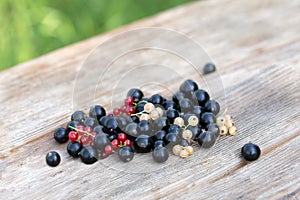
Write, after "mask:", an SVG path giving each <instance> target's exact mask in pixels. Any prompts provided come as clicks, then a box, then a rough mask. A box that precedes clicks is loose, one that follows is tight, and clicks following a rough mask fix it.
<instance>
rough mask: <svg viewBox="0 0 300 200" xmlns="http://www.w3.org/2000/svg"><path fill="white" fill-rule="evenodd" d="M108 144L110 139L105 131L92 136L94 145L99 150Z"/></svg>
mask: <svg viewBox="0 0 300 200" xmlns="http://www.w3.org/2000/svg"><path fill="white" fill-rule="evenodd" d="M109 144H110V141H109V139H108V138H107V136H106V134H105V133H100V134H98V135H96V137H95V138H94V147H95V148H96V149H98V150H100V151H102V150H104V149H105V146H106V145H109Z"/></svg>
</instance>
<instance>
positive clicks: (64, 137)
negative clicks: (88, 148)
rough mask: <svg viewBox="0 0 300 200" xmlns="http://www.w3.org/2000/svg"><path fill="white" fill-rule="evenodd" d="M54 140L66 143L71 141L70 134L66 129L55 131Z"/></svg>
mask: <svg viewBox="0 0 300 200" xmlns="http://www.w3.org/2000/svg"><path fill="white" fill-rule="evenodd" d="M54 139H55V140H56V142H58V143H61V144H62V143H65V142H67V141H68V140H69V136H68V133H67V132H66V129H65V128H58V129H56V130H55V131H54Z"/></svg>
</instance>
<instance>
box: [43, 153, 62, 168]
mask: <svg viewBox="0 0 300 200" xmlns="http://www.w3.org/2000/svg"><path fill="white" fill-rule="evenodd" d="M46 163H47V164H48V165H49V166H51V167H56V166H57V165H58V164H59V163H60V155H59V154H58V153H57V152H56V151H50V152H49V153H47V155H46Z"/></svg>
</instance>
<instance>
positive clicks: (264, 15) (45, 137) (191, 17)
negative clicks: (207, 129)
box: [0, 0, 300, 199]
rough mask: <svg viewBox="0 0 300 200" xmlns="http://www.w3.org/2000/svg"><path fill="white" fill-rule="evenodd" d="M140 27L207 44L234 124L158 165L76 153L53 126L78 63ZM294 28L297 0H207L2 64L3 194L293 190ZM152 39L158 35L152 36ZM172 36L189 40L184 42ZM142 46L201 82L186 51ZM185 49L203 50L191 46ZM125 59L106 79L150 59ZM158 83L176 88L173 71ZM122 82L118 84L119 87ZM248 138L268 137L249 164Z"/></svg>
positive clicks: (298, 65)
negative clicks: (87, 160)
mask: <svg viewBox="0 0 300 200" xmlns="http://www.w3.org/2000/svg"><path fill="white" fill-rule="evenodd" d="M144 27H160V28H164V29H169V30H173V31H174V32H180V33H182V34H184V35H186V36H187V37H189V38H192V39H193V40H194V41H196V42H197V43H198V44H200V45H201V46H202V47H203V48H204V49H205V50H206V52H207V55H209V56H211V58H212V59H213V60H214V62H215V63H216V65H217V67H218V73H219V74H218V76H216V77H217V78H216V79H213V76H214V75H209V76H206V79H207V80H218V81H222V82H221V83H220V82H216V81H215V83H214V84H216V85H217V86H222V87H224V90H223V88H221V89H222V90H214V91H217V92H215V94H214V97H215V98H216V99H217V100H220V102H225V103H223V104H222V106H223V110H224V109H225V108H227V112H229V113H230V114H232V115H233V116H234V118H235V121H236V124H237V127H238V134H237V135H236V136H235V137H229V136H228V137H221V138H219V139H218V142H217V144H216V145H215V146H214V147H213V148H212V149H209V150H204V149H199V148H196V152H195V154H194V155H193V156H191V157H189V158H188V159H185V160H182V159H180V158H178V157H175V156H171V157H170V159H169V160H168V161H167V163H166V164H163V165H159V164H155V163H153V162H152V158H151V156H150V155H138V156H136V157H135V159H134V160H133V161H132V162H130V163H127V164H123V163H120V162H118V161H117V160H116V158H115V157H109V158H107V159H105V160H102V161H98V162H97V163H96V164H94V165H84V164H82V163H81V162H80V161H79V160H73V159H71V158H70V157H69V156H68V154H67V153H66V150H65V149H66V145H58V144H57V143H56V142H55V141H54V139H53V131H54V129H55V128H56V127H60V126H64V125H65V123H66V122H67V121H68V120H69V118H70V115H71V113H72V111H73V110H74V108H73V105H74V97H73V91H74V86H76V82H75V80H76V76H77V74H78V73H79V71H80V69H81V67H82V63H83V61H84V60H85V59H86V58H87V56H88V55H90V53H91V51H92V50H93V49H94V48H96V47H97V46H98V45H99V44H101V43H102V42H103V41H105V40H107V39H108V38H111V37H115V36H116V35H118V34H123V33H124V32H126V31H129V30H133V29H136V28H144ZM299 33H300V1H298V0H285V1H284V0H264V1H259V0H253V1H247V0H241V1H234V2H233V1H230V0H221V1H200V2H195V3H192V4H186V5H183V6H180V7H178V8H175V9H172V10H169V11H166V12H164V13H161V14H158V15H156V16H153V17H150V18H147V19H144V20H142V21H138V22H136V23H133V24H130V25H128V26H125V27H122V28H120V29H117V30H114V31H111V32H108V33H105V34H102V35H99V36H96V37H93V38H91V39H89V40H86V41H83V42H80V43H77V44H74V45H71V46H68V47H65V48H63V49H60V50H57V51H55V52H52V53H50V54H47V55H44V56H42V57H40V58H37V59H34V60H32V61H29V62H26V63H23V64H20V65H18V66H16V67H13V68H11V69H9V70H6V71H3V72H1V73H0V103H1V111H0V133H1V134H0V139H1V140H0V142H1V143H0V158H1V160H0V167H1V176H0V177H1V179H0V193H1V199H17V198H18V199H19V198H21V199H42V198H43V199H74V198H75V199H77V198H85V199H127V198H131V199H160V198H164V199H175V198H176V199H298V198H299V197H300V154H299V150H300V148H299V145H300V137H299V134H300V115H299V114H300V102H299V100H300V98H299V97H300V91H299V88H300V84H299V77H300V76H299V72H300V56H299V52H300V35H299ZM145 37H146V38H147V37H148V40H149V41H152V40H153V37H151V35H146V36H145ZM157 37H158V36H157ZM138 38H139V37H137V39H135V38H134V37H132V38H128V40H127V41H126V42H123V43H121V44H122V45H120V46H114V45H111V43H110V45H108V46H107V48H104V49H105V51H104V52H101V55H102V56H103V55H105V56H108V57H109V56H112V57H117V56H118V54H117V53H118V52H119V50H120V49H126V48H127V47H128V46H130V45H133V44H135V45H136V44H139V42H140V41H139V40H138ZM121 39H122V38H121ZM156 39H157V38H156ZM170 39H171V40H172V37H171V38H170ZM167 42H169V41H162V44H164V43H167ZM173 42H174V44H176V45H175V46H177V45H178V47H180V48H184V44H185V43H180V41H173ZM117 44H119V43H117ZM104 47H105V46H104ZM189 50H191V49H186V51H187V52H189ZM147 53H149V55H153V56H151V59H152V60H151V62H152V63H160V64H164V65H165V66H172V67H174V68H173V69H174V70H175V69H176V70H179V71H180V70H181V72H180V73H181V75H182V76H185V77H189V78H192V79H195V80H199V81H200V79H199V74H195V73H192V72H191V71H190V70H189V69H190V68H189V67H188V64H187V62H182V60H180V59H179V57H176V58H175V57H174V59H173V57H172V56H171V58H172V59H168V58H170V57H168V56H167V55H165V54H164V53H165V52H163V53H162V52H157V51H149V52H146V54H145V55H148V54H147ZM194 53H195V54H196V52H194ZM156 54H157V55H156ZM189 54H190V55H191V56H197V55H194V54H193V51H190V52H189ZM165 56H166V57H165ZM144 58H146V59H144ZM122 59H123V60H122ZM176 59H177V60H176ZM89 61H90V63H89V62H88V63H89V64H90V65H89V66H95V70H96V72H97V67H96V66H101V65H102V64H103V63H104V62H106V61H105V60H103V63H102V62H101V61H100V62H97V63H95V62H93V60H89ZM119 61H120V62H118V63H117V64H116V66H117V65H122V64H123V68H122V67H119V68H118V67H117V68H116V69H115V70H112V71H110V72H109V75H111V76H110V77H106V78H104V79H103V83H104V86H105V84H106V85H107V86H109V84H110V82H109V81H112V80H114V81H115V79H118V78H119V77H120V76H121V75H122V74H123V73H124V72H126V67H127V66H130V65H131V61H134V63H136V64H139V65H142V64H143V63H145V62H147V63H149V57H147V56H146V57H143V54H142V55H138V54H134V55H132V56H127V57H124V58H120V60H119ZM101 67H103V66H101ZM101 67H99V69H101ZM79 74H80V73H79ZM145 76H146V74H142V75H140V79H141V78H143V77H145ZM77 78H78V77H77ZM163 82H164V83H166V84H169V86H170V87H173V86H174V87H178V85H179V82H178V81H177V80H172V79H171V78H170V77H168V76H167V75H166V79H165V80H164V81H163ZM92 83H93V82H92ZM93 84H94V83H93ZM91 85H92V84H91ZM213 86H214V85H212V87H213ZM93 88H94V87H93ZM150 88H151V87H150ZM109 89H110V87H103V88H102V90H100V91H99V90H97V91H96V93H95V94H94V95H95V99H94V97H91V98H83V101H82V102H80V104H76V105H75V106H77V107H76V108H78V107H80V106H81V107H82V108H81V109H83V110H84V111H87V109H88V105H90V104H89V103H90V101H91V99H92V100H95V102H97V103H100V104H102V105H104V106H106V107H107V108H108V109H109V107H110V97H111V95H110V93H109V91H110V90H109ZM125 89H126V90H127V89H129V88H125ZM154 89H159V88H158V87H154ZM219 89H220V88H219ZM116 91H119V92H120V93H122V92H123V89H122V91H120V90H116ZM124 92H125V91H124ZM164 92H166V91H163V93H164ZM150 93H151V91H148V94H150ZM224 94H225V96H224ZM76 95H77V93H76V94H75V96H76ZM166 95H167V94H166ZM167 96H168V95H167ZM77 100H78V99H77ZM249 141H252V142H254V143H256V144H258V145H259V146H260V147H261V149H262V155H261V157H260V158H259V160H257V161H255V162H251V163H246V162H245V161H243V159H242V158H241V157H240V149H241V147H242V146H243V145H244V144H245V143H247V142H249ZM50 150H56V151H58V152H59V153H60V154H61V157H62V162H61V164H60V165H59V166H58V167H56V168H51V167H48V166H47V165H46V163H45V155H46V153H47V152H48V151H50Z"/></svg>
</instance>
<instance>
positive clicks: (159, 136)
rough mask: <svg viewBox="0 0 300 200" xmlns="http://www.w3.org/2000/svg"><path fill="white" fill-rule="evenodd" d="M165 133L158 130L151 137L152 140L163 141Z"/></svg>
mask: <svg viewBox="0 0 300 200" xmlns="http://www.w3.org/2000/svg"><path fill="white" fill-rule="evenodd" d="M166 134H167V133H166V131H164V130H159V131H157V132H156V133H155V134H154V136H153V139H154V140H155V141H156V140H163V139H164V138H165V136H166Z"/></svg>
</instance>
